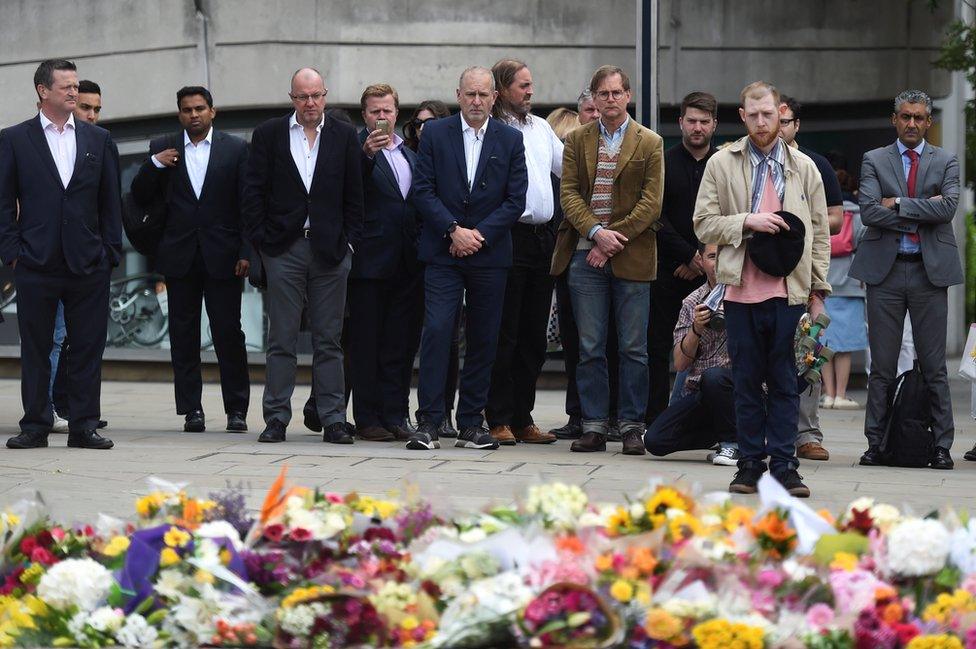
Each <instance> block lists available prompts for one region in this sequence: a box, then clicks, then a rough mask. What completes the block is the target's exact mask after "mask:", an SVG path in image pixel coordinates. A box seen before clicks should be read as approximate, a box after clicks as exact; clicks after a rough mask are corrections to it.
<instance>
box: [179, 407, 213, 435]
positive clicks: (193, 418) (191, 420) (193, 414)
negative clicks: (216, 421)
mask: <svg viewBox="0 0 976 649" xmlns="http://www.w3.org/2000/svg"><path fill="white" fill-rule="evenodd" d="M205 430H207V424H206V419H204V417H203V411H202V410H192V411H190V412H188V413H187V415H186V423H184V424H183V432H184V433H202V432H203V431H205Z"/></svg>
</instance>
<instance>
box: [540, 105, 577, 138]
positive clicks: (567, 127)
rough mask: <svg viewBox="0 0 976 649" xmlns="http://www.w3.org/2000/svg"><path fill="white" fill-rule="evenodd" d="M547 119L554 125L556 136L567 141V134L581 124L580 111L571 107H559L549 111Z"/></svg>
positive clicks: (550, 124)
mask: <svg viewBox="0 0 976 649" xmlns="http://www.w3.org/2000/svg"><path fill="white" fill-rule="evenodd" d="M546 121H547V122H549V126H551V127H552V130H553V132H555V134H556V137H558V138H559V139H560V140H562V141H566V136H567V135H569V132H570V131H572V130H573V129H574V128H577V127H579V125H580V123H579V113H577V112H576V111H575V110H570V109H569V108H557V109H556V110H554V111H552V112H551V113H549V115H548V116H547V117H546Z"/></svg>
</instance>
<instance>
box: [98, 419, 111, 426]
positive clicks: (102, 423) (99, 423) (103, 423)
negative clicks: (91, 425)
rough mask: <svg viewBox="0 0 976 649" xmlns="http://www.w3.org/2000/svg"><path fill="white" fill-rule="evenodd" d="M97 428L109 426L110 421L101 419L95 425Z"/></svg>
mask: <svg viewBox="0 0 976 649" xmlns="http://www.w3.org/2000/svg"><path fill="white" fill-rule="evenodd" d="M95 428H108V422H107V421H105V420H104V419H99V420H98V425H97V426H95Z"/></svg>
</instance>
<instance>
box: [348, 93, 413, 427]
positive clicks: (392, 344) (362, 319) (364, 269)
mask: <svg viewBox="0 0 976 649" xmlns="http://www.w3.org/2000/svg"><path fill="white" fill-rule="evenodd" d="M360 106H361V108H362V111H363V121H364V122H365V123H366V128H365V129H363V130H362V132H361V133H360V134H359V140H360V142H361V143H362V148H363V154H364V155H363V164H362V168H363V186H364V189H365V198H366V209H365V213H366V218H365V220H364V223H363V226H364V227H363V238H362V241H361V242H360V244H359V247H358V249H357V250H356V254H355V255H353V259H352V270H351V271H350V273H349V292H348V305H349V329H348V331H349V353H350V355H351V357H352V358H353V359H354V360H353V363H352V364H351V366H350V375H351V384H352V413H353V420H354V421H355V423H356V436H357V437H358V438H360V439H363V440H369V441H392V440H394V439H397V440H400V441H406V440H407V439H408V438H409V437H410V434H411V433H412V432H413V431H412V429H411V428H410V424H409V420H408V418H407V413H408V412H409V399H410V376H411V373H412V371H413V357H414V355H415V354H416V353H417V347H418V346H419V345H420V325H421V322H422V317H423V315H422V314H423V310H422V309H423V283H422V279H423V273H422V272H421V271H422V269H423V267H422V264H420V262H418V261H417V225H418V224H417V213H416V211H415V210H414V207H413V204H412V203H411V200H410V198H411V196H410V186H411V184H412V182H413V168H414V164H415V162H416V154H415V153H414V152H413V151H411V150H410V149H409V148H408V147H406V146H404V142H403V139H401V138H400V136H399V135H397V134H396V133H395V132H394V131H393V127H394V126H395V125H396V120H397V115H398V112H399V108H400V100H399V97H398V96H397V92H396V90H395V89H394V88H392V87H391V86H389V85H386V84H375V85H371V86H369V87H368V88H366V89H365V90H364V91H363V95H362V97H361V98H360Z"/></svg>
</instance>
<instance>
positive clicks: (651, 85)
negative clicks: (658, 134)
mask: <svg viewBox="0 0 976 649" xmlns="http://www.w3.org/2000/svg"><path fill="white" fill-rule="evenodd" d="M657 14H658V0H637V93H636V102H637V121H638V122H640V123H641V124H643V125H644V126H646V127H648V128H651V129H654V130H657V121H658V114H657V113H658V100H657V18H658V16H657Z"/></svg>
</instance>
